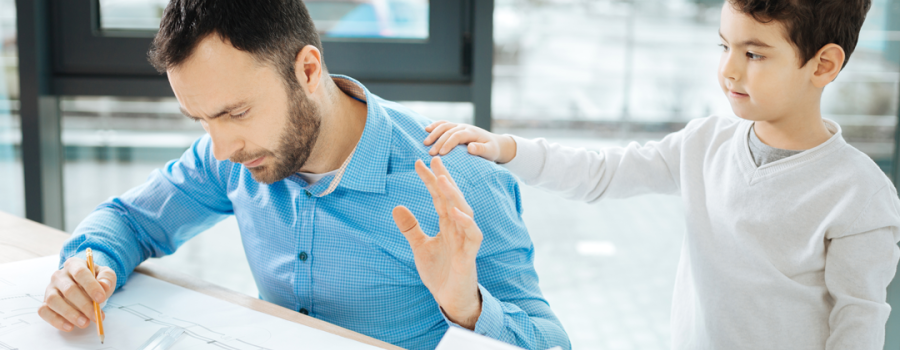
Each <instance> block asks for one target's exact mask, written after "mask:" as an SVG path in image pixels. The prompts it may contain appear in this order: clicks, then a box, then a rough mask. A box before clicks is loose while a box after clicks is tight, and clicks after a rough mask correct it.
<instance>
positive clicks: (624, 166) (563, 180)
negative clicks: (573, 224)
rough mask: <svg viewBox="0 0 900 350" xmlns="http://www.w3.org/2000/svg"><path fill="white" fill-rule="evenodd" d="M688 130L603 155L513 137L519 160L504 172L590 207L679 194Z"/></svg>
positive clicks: (508, 164) (508, 165)
mask: <svg viewBox="0 0 900 350" xmlns="http://www.w3.org/2000/svg"><path fill="white" fill-rule="evenodd" d="M686 133H687V130H682V131H679V132H676V133H673V134H669V135H667V136H666V137H665V138H663V139H662V141H659V142H648V143H647V144H645V145H643V146H641V145H639V144H637V143H636V142H632V143H631V144H629V145H628V146H626V147H609V148H604V149H602V150H600V151H597V152H595V151H589V150H586V149H583V148H572V147H566V146H562V145H559V144H555V143H549V142H547V141H546V140H544V139H534V140H528V139H524V138H521V137H517V136H513V138H514V140H515V142H516V156H515V158H513V159H512V161H510V162H509V163H506V164H503V166H504V167H506V168H507V169H509V170H510V171H512V172H513V173H514V174H516V175H517V176H518V177H519V178H521V179H522V181H523V182H525V183H526V184H528V185H532V186H536V187H540V188H543V189H546V190H550V191H554V192H558V193H559V194H561V195H562V196H564V197H566V198H569V199H574V200H580V201H585V202H593V201H596V200H598V199H600V198H624V197H630V196H635V195H639V194H646V193H666V194H669V193H677V192H678V191H679V190H680V164H681V149H682V143H683V142H684V138H685V134H686Z"/></svg>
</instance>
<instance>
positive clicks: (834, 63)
mask: <svg viewBox="0 0 900 350" xmlns="http://www.w3.org/2000/svg"><path fill="white" fill-rule="evenodd" d="M844 57H846V56H845V55H844V49H843V48H841V46H840V45H837V44H828V45H825V46H823V47H822V48H821V49H819V52H817V53H816V56H815V57H813V58H812V60H811V62H810V63H811V64H813V65H815V67H816V68H815V69H816V70H815V72H813V75H812V83H813V85H814V86H815V87H818V88H824V87H825V85H828V84H829V83H831V82H832V81H834V79H835V78H837V76H838V73H840V72H841V68H843V66H844Z"/></svg>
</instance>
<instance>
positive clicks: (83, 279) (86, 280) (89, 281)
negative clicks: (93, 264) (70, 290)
mask: <svg viewBox="0 0 900 350" xmlns="http://www.w3.org/2000/svg"><path fill="white" fill-rule="evenodd" d="M68 270H69V274H70V275H72V279H74V280H75V282H76V283H78V285H79V286H81V288H83V289H84V291H85V292H87V294H88V296H89V297H90V298H91V299H93V300H94V301H96V302H98V303H102V302H103V301H104V300H106V291H105V290H103V286H101V285H100V282H98V281H97V277H96V276H94V274H93V273H91V270H90V269H88V267H87V264H83V265H82V264H72V265H71V267H69V269H68Z"/></svg>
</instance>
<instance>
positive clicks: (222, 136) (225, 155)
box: [205, 121, 244, 162]
mask: <svg viewBox="0 0 900 350" xmlns="http://www.w3.org/2000/svg"><path fill="white" fill-rule="evenodd" d="M205 129H206V132H208V133H209V137H210V138H212V149H213V157H215V158H216V160H218V161H220V162H221V161H224V160H227V159H229V158H231V156H232V155H234V153H235V152H237V151H239V150H240V149H241V148H243V147H244V146H243V142H241V140H240V138H238V137H237V136H238V135H237V133H236V132H235V131H234V130H229V129H230V128H228V127H227V126H225V125H220V123H217V122H215V121H213V122H211V123H208V124H207V125H206V128H205Z"/></svg>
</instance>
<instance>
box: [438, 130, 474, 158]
mask: <svg viewBox="0 0 900 350" xmlns="http://www.w3.org/2000/svg"><path fill="white" fill-rule="evenodd" d="M471 140H472V133H471V132H469V130H467V129H460V130H459V131H456V132H454V133H453V134H452V135H450V137H449V138H447V141H445V142H444V145H443V146H441V155H442V156H443V155H446V154H447V153H450V151H452V150H453V147H456V146H459V145H460V144H466V143H468V142H469V141H471Z"/></svg>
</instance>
